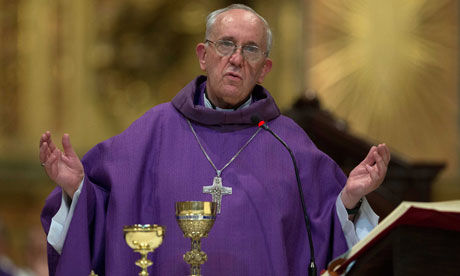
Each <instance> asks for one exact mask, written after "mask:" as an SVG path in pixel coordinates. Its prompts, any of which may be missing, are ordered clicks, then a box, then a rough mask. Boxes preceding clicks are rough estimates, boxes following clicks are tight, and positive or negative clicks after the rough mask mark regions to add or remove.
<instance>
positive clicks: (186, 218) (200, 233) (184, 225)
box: [176, 201, 217, 276]
mask: <svg viewBox="0 0 460 276" xmlns="http://www.w3.org/2000/svg"><path fill="white" fill-rule="evenodd" d="M216 211H217V203H216V202H208V201H183V202H176V220H177V223H178V224H179V227H180V229H182V232H184V237H186V238H190V239H192V249H191V250H190V251H188V252H186V253H185V254H184V261H185V262H186V263H188V264H189V265H190V273H191V274H190V276H200V275H201V274H200V273H201V268H200V266H201V265H202V264H204V263H205V262H206V261H207V260H208V256H207V255H206V253H204V252H203V251H201V238H204V237H207V236H208V233H209V231H210V230H211V228H212V226H213V225H214V221H215V220H216Z"/></svg>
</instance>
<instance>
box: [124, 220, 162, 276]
mask: <svg viewBox="0 0 460 276" xmlns="http://www.w3.org/2000/svg"><path fill="white" fill-rule="evenodd" d="M123 232H124V233H125V241H126V243H127V244H128V245H129V247H131V248H132V249H133V250H134V252H138V253H140V254H141V259H139V260H137V261H136V265H137V266H139V267H141V268H142V271H141V272H140V273H139V275H140V276H148V275H149V273H148V272H147V267H149V266H151V265H152V264H153V263H152V261H150V260H149V259H147V255H148V254H149V252H153V251H154V250H155V249H156V248H157V247H158V246H160V245H161V243H162V242H163V236H164V234H165V227H164V226H158V225H156V224H153V225H151V224H144V225H142V224H134V225H128V226H125V227H123Z"/></svg>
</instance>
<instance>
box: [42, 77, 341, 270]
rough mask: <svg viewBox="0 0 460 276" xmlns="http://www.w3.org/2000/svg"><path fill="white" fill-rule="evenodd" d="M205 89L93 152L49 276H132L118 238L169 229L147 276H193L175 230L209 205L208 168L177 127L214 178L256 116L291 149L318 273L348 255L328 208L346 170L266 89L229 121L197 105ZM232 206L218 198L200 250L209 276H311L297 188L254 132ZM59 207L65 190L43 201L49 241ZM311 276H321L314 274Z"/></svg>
mask: <svg viewBox="0 0 460 276" xmlns="http://www.w3.org/2000/svg"><path fill="white" fill-rule="evenodd" d="M205 81H206V78H205V77H198V78H197V79H195V80H194V81H192V82H191V83H189V84H188V85H187V86H186V87H185V88H184V89H182V90H181V91H180V92H179V93H178V95H177V96H176V97H175V98H174V99H173V100H172V102H170V103H165V104H161V105H158V106H156V107H154V108H152V109H150V110H149V111H147V112H146V113H145V114H144V115H143V116H142V117H141V118H139V119H138V120H136V121H135V122H134V123H133V124H132V125H131V126H130V127H129V128H128V129H126V130H125V131H124V132H122V133H121V134H119V135H117V136H115V137H112V138H111V139H109V140H107V141H104V142H102V143H100V144H98V145H97V146H95V147H94V148H93V149H91V150H90V151H89V152H88V153H87V154H86V155H85V157H84V158H83V164H84V168H85V181H84V184H83V188H82V192H81V195H80V198H79V201H78V204H77V206H76V209H75V213H74V216H73V219H72V222H71V224H70V228H69V231H68V233H67V238H66V240H65V243H64V247H63V250H62V255H58V254H57V253H56V251H55V250H54V249H53V248H52V247H51V246H48V256H49V265H50V275H69V276H70V275H78V276H84V275H89V273H90V271H91V269H93V270H95V272H96V273H97V274H99V275H110V276H113V275H137V273H138V272H139V268H138V267H136V266H135V265H134V262H135V260H137V259H139V258H140V255H139V254H137V253H134V252H133V251H132V250H131V248H129V247H128V246H127V244H126V243H125V241H124V238H123V231H122V229H123V226H124V225H131V224H154V223H155V224H159V225H163V226H166V234H165V239H164V241H163V244H162V245H161V246H160V247H159V248H157V250H155V252H154V254H153V255H152V254H151V259H152V260H153V263H154V264H153V266H152V267H151V268H150V269H149V273H151V274H150V275H188V274H189V266H188V265H187V264H186V263H185V262H184V261H183V259H182V255H183V254H184V253H185V252H186V251H188V250H190V240H189V239H187V238H184V237H183V234H182V232H181V230H180V228H179V226H178V225H177V222H176V220H175V210H174V204H175V202H177V201H190V200H199V201H211V195H210V194H203V193H202V190H203V186H209V185H211V184H212V180H213V178H214V176H216V172H215V170H214V169H213V168H212V166H211V165H210V163H209V162H208V160H207V159H206V157H205V156H204V154H203V153H202V151H201V150H200V147H199V145H198V143H197V141H196V140H195V137H194V136H193V133H192V131H191V130H190V128H189V126H188V124H187V121H186V120H185V118H184V117H187V118H189V119H190V120H191V122H192V124H193V126H194V128H195V130H196V132H197V135H198V137H199V139H200V140H201V143H202V144H203V146H204V148H205V150H206V151H207V153H208V154H209V156H210V158H211V159H212V160H213V162H214V164H215V165H216V167H217V168H218V169H221V168H222V167H223V166H224V165H225V164H226V163H227V162H228V161H229V160H230V158H232V157H233V155H234V154H235V153H236V152H237V151H238V150H239V149H240V148H241V147H242V146H243V145H244V144H245V143H246V142H247V140H248V139H249V138H250V136H251V135H252V134H253V133H254V132H255V131H256V129H257V127H256V126H254V125H253V124H252V123H251V119H250V118H251V115H254V114H257V115H258V116H259V117H261V118H262V119H264V120H265V121H267V122H268V125H269V126H270V128H272V130H273V131H275V132H276V133H277V134H278V135H279V136H280V137H282V138H283V139H284V140H285V141H286V143H287V144H288V145H289V146H290V147H291V149H292V150H293V152H294V155H295V157H296V159H297V162H298V166H299V170H300V178H301V181H302V185H303V192H304V194H305V202H306V205H307V210H308V214H309V216H310V219H311V221H312V233H313V243H314V246H315V255H316V264H317V265H318V267H319V270H320V269H322V268H324V267H325V266H326V264H327V262H328V261H330V260H331V259H332V258H333V257H336V256H337V255H339V254H341V253H343V252H345V251H346V250H347V245H346V241H345V238H344V235H343V232H342V229H341V225H340V222H339V220H338V218H337V215H336V208H335V201H336V199H337V196H338V194H339V193H340V191H341V190H342V188H343V185H344V184H345V182H346V177H345V176H344V174H343V173H342V171H341V169H340V168H339V167H338V166H337V165H336V164H335V163H334V162H333V161H332V160H331V159H330V158H329V157H328V156H326V155H325V154H324V153H322V152H321V151H319V150H318V149H317V148H316V147H315V145H314V144H313V143H312V141H311V140H310V139H309V138H308V136H307V135H306V134H305V132H304V131H303V130H302V129H301V128H300V127H299V126H298V125H297V124H295V123H294V122H293V121H292V120H291V119H289V118H287V117H285V116H282V115H280V112H279V109H278V107H277V106H276V104H275V102H274V100H273V98H272V97H271V96H270V94H269V93H268V92H267V91H266V90H265V89H264V88H262V87H261V86H256V87H255V88H254V91H253V94H252V95H253V103H252V104H251V105H250V106H249V107H247V108H245V109H243V110H237V111H234V112H221V111H216V110H213V109H209V108H206V107H204V106H203V104H202V101H203V100H202V94H203V90H204V86H205ZM222 182H223V185H224V186H227V187H232V188H233V194H232V195H224V196H223V198H222V212H221V214H220V215H218V217H217V220H216V222H215V224H214V227H213V228H212V229H211V232H210V233H209V236H208V237H207V238H204V239H203V240H202V250H203V251H204V252H206V253H207V254H208V261H207V262H206V263H205V264H204V265H203V266H202V274H203V275H205V276H209V275H307V267H308V264H309V260H310V256H309V255H310V253H309V246H308V238H307V233H306V229H305V225H304V220H303V214H302V209H301V204H300V200H299V194H298V191H297V186H296V178H295V174H294V168H293V165H292V161H291V158H290V156H289V154H288V152H287V150H286V149H285V148H284V147H283V146H282V145H281V144H280V143H279V142H278V141H277V140H276V139H275V138H274V137H273V136H271V135H270V134H269V133H268V132H265V131H261V132H260V133H259V134H258V135H257V136H256V137H255V138H254V140H253V141H252V142H251V143H250V144H249V145H248V146H247V147H246V148H245V149H244V150H243V151H242V152H241V154H240V155H239V156H238V157H237V158H236V159H235V160H234V161H233V163H231V164H230V165H229V166H228V167H227V168H226V169H225V170H224V171H223V172H222ZM60 202H61V189H60V188H59V187H58V188H56V189H55V190H54V191H53V192H52V193H51V195H50V196H49V197H48V199H47V202H46V205H45V207H44V210H43V213H42V223H43V226H44V228H45V231H46V232H48V230H49V226H50V223H51V218H52V217H53V216H54V215H55V214H56V212H57V210H58V209H59V206H60ZM319 270H318V271H319Z"/></svg>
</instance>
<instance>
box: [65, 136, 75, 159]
mask: <svg viewBox="0 0 460 276" xmlns="http://www.w3.org/2000/svg"><path fill="white" fill-rule="evenodd" d="M62 147H63V148H64V154H65V155H66V156H67V157H77V154H76V153H75V151H74V150H73V148H72V144H71V143H70V135H69V134H67V133H65V134H64V135H63V136H62Z"/></svg>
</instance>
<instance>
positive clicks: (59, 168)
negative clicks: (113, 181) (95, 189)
mask: <svg viewBox="0 0 460 276" xmlns="http://www.w3.org/2000/svg"><path fill="white" fill-rule="evenodd" d="M62 147H63V149H64V152H62V151H61V150H59V149H58V148H57V147H56V146H55V145H54V143H53V141H52V140H51V133H50V132H49V131H47V132H45V133H44V134H42V136H41V138H40V153H39V158H40V162H41V164H42V166H43V167H44V168H45V171H46V174H47V175H48V177H49V178H50V179H51V180H52V181H53V182H54V183H56V184H57V185H59V186H61V188H62V189H63V190H64V192H65V193H66V194H67V195H68V196H69V197H70V198H72V197H73V194H74V193H75V191H76V190H77V189H78V186H79V185H80V183H81V181H82V180H83V177H84V175H85V173H84V170H83V164H82V163H81V161H80V159H79V158H78V156H77V154H76V153H75V151H74V150H73V148H72V145H71V144H70V137H69V134H64V135H63V136H62Z"/></svg>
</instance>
